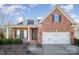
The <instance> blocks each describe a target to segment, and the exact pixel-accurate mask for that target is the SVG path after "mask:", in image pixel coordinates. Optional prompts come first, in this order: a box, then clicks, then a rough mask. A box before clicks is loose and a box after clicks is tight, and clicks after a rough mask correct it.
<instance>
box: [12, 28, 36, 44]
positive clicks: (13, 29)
mask: <svg viewBox="0 0 79 59" xmlns="http://www.w3.org/2000/svg"><path fill="white" fill-rule="evenodd" d="M16 30H28V28H12V34H11V35H12V38H16V37H15V32H16ZM35 31H37V30H35ZM27 36H28V33H27ZM23 41H28V37H27V39H24V40H23ZM24 43H25V42H24ZM26 43H27V42H26ZM29 43H30V44H37V39H35V40H32V28H30V42H29Z"/></svg>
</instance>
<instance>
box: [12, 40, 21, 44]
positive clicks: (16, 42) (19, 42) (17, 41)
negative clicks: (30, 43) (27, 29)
mask: <svg viewBox="0 0 79 59" xmlns="http://www.w3.org/2000/svg"><path fill="white" fill-rule="evenodd" d="M21 43H22V40H21V39H15V40H13V44H21Z"/></svg>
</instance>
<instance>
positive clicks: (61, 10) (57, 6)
mask: <svg viewBox="0 0 79 59" xmlns="http://www.w3.org/2000/svg"><path fill="white" fill-rule="evenodd" d="M56 8H57V9H58V10H59V11H60V12H61V13H62V14H63V15H64V16H65V17H66V18H67V19H68V20H69V21H70V22H71V23H73V24H74V23H75V21H74V20H72V19H71V17H69V15H67V14H66V13H65V12H64V10H63V9H61V8H60V6H59V5H55V6H54V8H52V9H51V10H50V11H49V13H48V14H47V15H46V16H45V17H43V19H42V20H41V21H40V22H39V23H42V22H43V21H44V20H45V19H46V18H47V17H48V16H49V15H50V14H51V13H52V12H53V11H54V10H55V9H56Z"/></svg>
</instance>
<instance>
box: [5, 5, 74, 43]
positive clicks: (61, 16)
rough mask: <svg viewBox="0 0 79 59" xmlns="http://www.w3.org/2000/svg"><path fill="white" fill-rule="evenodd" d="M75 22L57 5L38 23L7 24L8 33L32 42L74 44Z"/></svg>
mask: <svg viewBox="0 0 79 59" xmlns="http://www.w3.org/2000/svg"><path fill="white" fill-rule="evenodd" d="M74 24H75V22H74V21H73V20H72V19H71V18H70V17H69V16H68V15H67V14H66V13H65V12H64V11H63V10H62V9H61V8H60V7H59V6H58V5H56V6H54V8H53V9H52V10H51V11H50V12H49V13H48V14H47V15H46V16H45V17H44V18H43V19H42V20H41V21H39V23H38V24H31V25H10V26H8V25H7V26H6V34H7V38H9V35H10V36H11V37H12V38H21V39H22V40H23V41H24V42H29V43H30V44H74Z"/></svg>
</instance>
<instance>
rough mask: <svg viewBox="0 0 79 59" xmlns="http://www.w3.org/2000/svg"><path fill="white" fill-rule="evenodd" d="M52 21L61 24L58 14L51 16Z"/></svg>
mask: <svg viewBox="0 0 79 59" xmlns="http://www.w3.org/2000/svg"><path fill="white" fill-rule="evenodd" d="M52 21H53V22H55V23H58V22H61V16H60V15H59V14H55V15H52Z"/></svg>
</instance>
